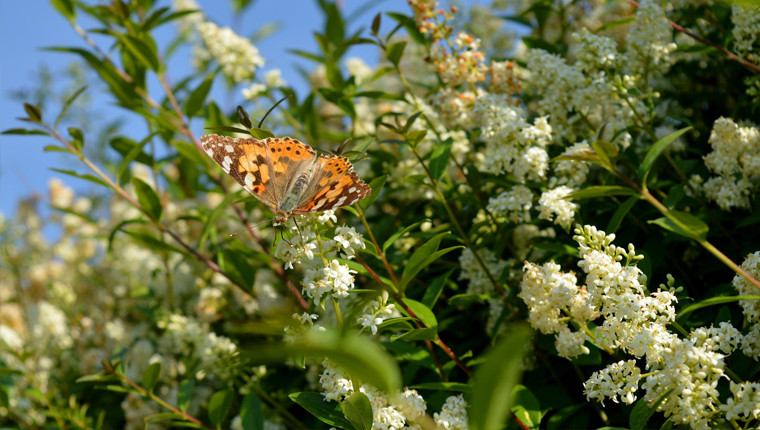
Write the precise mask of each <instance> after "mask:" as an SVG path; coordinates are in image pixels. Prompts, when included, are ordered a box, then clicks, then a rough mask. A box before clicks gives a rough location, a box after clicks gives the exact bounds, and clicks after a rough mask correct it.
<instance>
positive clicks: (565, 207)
mask: <svg viewBox="0 0 760 430" xmlns="http://www.w3.org/2000/svg"><path fill="white" fill-rule="evenodd" d="M571 192H573V189H572V188H570V187H567V186H565V185H560V186H558V187H557V188H554V189H551V190H548V191H545V192H544V193H543V194H541V197H540V198H539V199H538V208H539V211H540V212H539V214H538V217H539V218H541V219H546V220H552V219H554V223H555V224H559V225H561V226H562V227H564V228H569V227H570V223H572V221H573V217H574V216H575V210H576V209H578V204H577V203H574V202H572V201H570V200H568V199H565V197H566V196H567V195H569V194H570V193H571Z"/></svg>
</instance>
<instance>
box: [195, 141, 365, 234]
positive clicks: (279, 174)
mask: <svg viewBox="0 0 760 430" xmlns="http://www.w3.org/2000/svg"><path fill="white" fill-rule="evenodd" d="M201 144H202V145H203V149H204V150H205V151H206V153H207V154H208V156H209V157H211V159H213V160H214V161H215V162H216V164H218V165H219V166H220V167H221V168H222V170H224V171H225V173H227V174H229V175H230V176H232V177H233V178H235V180H236V181H238V183H240V185H242V186H243V188H245V189H246V190H248V192H250V193H251V194H253V195H254V196H255V197H256V198H258V199H259V200H261V202H262V203H264V204H265V205H267V206H269V207H270V208H272V210H274V212H275V216H274V225H275V226H277V225H282V224H284V223H285V222H286V221H287V220H288V218H289V217H290V216H291V215H301V214H307V213H312V212H320V211H325V210H328V209H336V208H340V207H343V206H349V205H352V204H354V203H356V202H357V201H359V200H361V199H363V198H365V197H367V196H368V195H369V193H370V191H372V190H371V189H370V187H369V185H367V184H366V183H365V182H364V181H362V180H361V179H360V178H359V177H358V176H357V175H356V172H354V170H353V169H354V167H353V166H352V165H351V162H350V161H348V158H345V157H341V156H338V155H333V154H328V155H321V156H317V152H316V151H314V149H312V147H311V146H309V145H307V144H305V143H301V142H299V141H297V140H295V139H291V138H289V137H283V138H272V137H270V138H266V139H264V140H258V139H254V138H252V137H247V138H233V137H226V136H218V135H216V134H209V135H206V136H203V137H201Z"/></svg>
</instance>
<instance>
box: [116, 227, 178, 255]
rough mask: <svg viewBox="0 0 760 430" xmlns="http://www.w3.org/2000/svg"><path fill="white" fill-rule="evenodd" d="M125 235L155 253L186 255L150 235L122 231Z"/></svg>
mask: <svg viewBox="0 0 760 430" xmlns="http://www.w3.org/2000/svg"><path fill="white" fill-rule="evenodd" d="M122 231H123V232H124V233H126V234H127V236H129V237H131V238H132V240H134V241H135V242H137V243H138V244H140V245H142V246H145V247H147V248H150V249H153V250H155V251H160V252H169V253H175V252H176V253H178V254H185V253H184V252H182V251H181V250H179V249H177V248H175V247H173V246H171V245H169V244H168V243H166V242H162V241H161V240H159V239H156V238H155V237H153V236H151V235H150V234H148V233H143V232H139V231H129V230H122Z"/></svg>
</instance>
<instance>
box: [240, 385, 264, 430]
mask: <svg viewBox="0 0 760 430" xmlns="http://www.w3.org/2000/svg"><path fill="white" fill-rule="evenodd" d="M240 421H241V424H242V425H243V430H264V411H263V410H262V408H261V401H260V400H259V398H258V397H257V396H256V394H254V393H248V394H246V395H245V397H243V403H242V404H241V405H240Z"/></svg>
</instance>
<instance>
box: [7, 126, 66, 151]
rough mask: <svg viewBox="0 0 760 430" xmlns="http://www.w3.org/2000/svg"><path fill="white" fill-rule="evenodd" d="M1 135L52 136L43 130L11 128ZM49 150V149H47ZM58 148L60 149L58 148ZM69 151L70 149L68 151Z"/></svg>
mask: <svg viewBox="0 0 760 430" xmlns="http://www.w3.org/2000/svg"><path fill="white" fill-rule="evenodd" d="M0 134H17V135H22V136H23V135H41V136H50V133H48V132H47V131H42V130H29V129H26V128H9V129H8V130H5V131H3V132H2V133H0ZM46 148H47V147H46ZM56 148H58V147H57V146H56ZM66 151H68V149H67V150H66Z"/></svg>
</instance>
